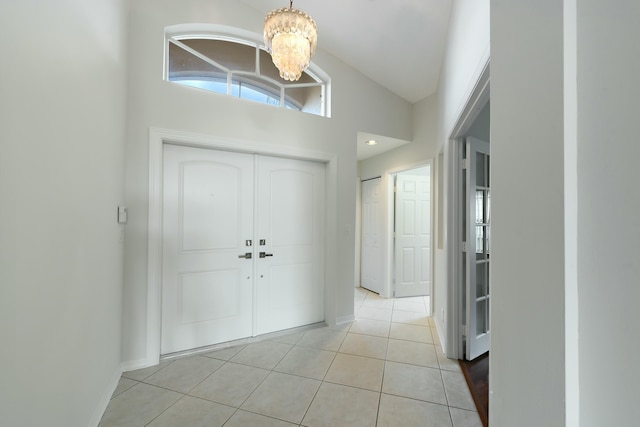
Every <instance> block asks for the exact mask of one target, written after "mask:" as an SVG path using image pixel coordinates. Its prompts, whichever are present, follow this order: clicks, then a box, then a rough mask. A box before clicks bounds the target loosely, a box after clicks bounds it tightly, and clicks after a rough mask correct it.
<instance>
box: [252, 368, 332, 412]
mask: <svg viewBox="0 0 640 427" xmlns="http://www.w3.org/2000/svg"><path fill="white" fill-rule="evenodd" d="M320 384H321V383H320V381H317V380H312V379H309V378H302V377H298V376H294V375H288V374H281V373H279V372H272V373H271V374H269V376H268V377H267V378H266V379H265V380H264V381H263V382H262V384H260V386H258V388H257V389H256V390H255V391H254V392H253V393H252V394H251V396H249V398H248V399H247V400H246V401H245V402H244V403H243V404H242V406H241V408H242V409H245V410H247V411H250V412H255V413H258V414H261V415H266V416H269V417H273V418H278V419H280V420H284V421H289V422H292V423H300V421H302V418H303V417H304V414H305V413H306V411H307V409H308V408H309V404H310V403H311V401H312V400H313V397H314V396H315V394H316V392H317V391H318V387H320Z"/></svg>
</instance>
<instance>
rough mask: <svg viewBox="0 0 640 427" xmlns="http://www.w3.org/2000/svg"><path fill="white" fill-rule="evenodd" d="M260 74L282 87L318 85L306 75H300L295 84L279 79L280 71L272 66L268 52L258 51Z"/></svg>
mask: <svg viewBox="0 0 640 427" xmlns="http://www.w3.org/2000/svg"><path fill="white" fill-rule="evenodd" d="M260 74H262V75H263V76H266V77H269V78H272V79H274V80H276V81H277V82H279V83H281V84H283V85H285V86H286V85H290V84H297V83H318V82H316V81H315V80H314V78H313V77H311V76H310V75H309V74H307V73H302V76H300V79H299V80H298V81H296V82H293V83H292V82H290V81H288V80H285V79H283V78H281V77H280V71H278V69H277V68H276V66H275V65H274V64H273V60H272V59H271V55H269V52H267V51H264V50H262V49H260Z"/></svg>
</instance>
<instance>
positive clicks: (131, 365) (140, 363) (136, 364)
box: [122, 359, 153, 372]
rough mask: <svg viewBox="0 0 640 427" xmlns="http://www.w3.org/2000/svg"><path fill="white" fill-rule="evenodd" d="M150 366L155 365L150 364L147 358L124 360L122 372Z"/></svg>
mask: <svg viewBox="0 0 640 427" xmlns="http://www.w3.org/2000/svg"><path fill="white" fill-rule="evenodd" d="M149 366H153V364H149V361H148V360H147V359H138V360H129V361H127V362H122V372H129V371H135V370H136V369H142V368H148V367H149Z"/></svg>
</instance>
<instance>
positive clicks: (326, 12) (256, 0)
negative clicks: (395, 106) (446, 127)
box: [240, 0, 453, 103]
mask: <svg viewBox="0 0 640 427" xmlns="http://www.w3.org/2000/svg"><path fill="white" fill-rule="evenodd" d="M240 1H242V2H243V3H245V4H247V5H249V6H251V7H253V8H255V9H257V10H259V11H260V12H262V13H263V14H264V15H266V14H267V13H268V12H269V11H271V10H273V9H278V8H282V7H288V6H289V2H288V1H287V0H240ZM452 1H453V0H315V1H314V0H296V1H294V3H293V7H294V8H296V9H301V10H304V11H305V12H307V13H308V14H309V15H311V16H312V17H313V18H314V19H315V21H316V23H317V24H318V33H319V35H318V47H319V48H321V49H324V50H325V51H327V52H329V53H331V54H332V55H334V56H336V57H338V58H339V59H341V60H342V61H343V62H345V63H347V64H349V65H350V66H351V67H353V68H355V69H356V70H358V71H360V72H361V73H362V74H364V75H365V76H367V77H369V78H370V79H372V80H373V81H375V82H377V83H378V84H380V85H381V86H383V87H385V88H387V89H389V90H390V91H391V92H393V93H395V94H397V95H399V96H401V97H402V98H404V99H406V100H407V101H409V102H411V103H415V102H417V101H420V100H421V99H423V98H425V97H427V96H429V95H431V94H432V93H434V92H435V91H436V89H437V87H438V79H439V77H440V66H441V64H442V57H443V54H444V48H445V42H446V35H447V28H448V24H449V13H450V10H451V3H452Z"/></svg>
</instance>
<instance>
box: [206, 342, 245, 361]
mask: <svg viewBox="0 0 640 427" xmlns="http://www.w3.org/2000/svg"><path fill="white" fill-rule="evenodd" d="M245 347H246V345H236V346H233V347H227V348H223V349H220V350H214V351H210V352H208V353H203V354H201V356H206V357H211V358H214V359H220V360H229V359H231V358H232V357H233V356H235V355H236V354H238V353H239V352H240V350H242V349H243V348H245Z"/></svg>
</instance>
